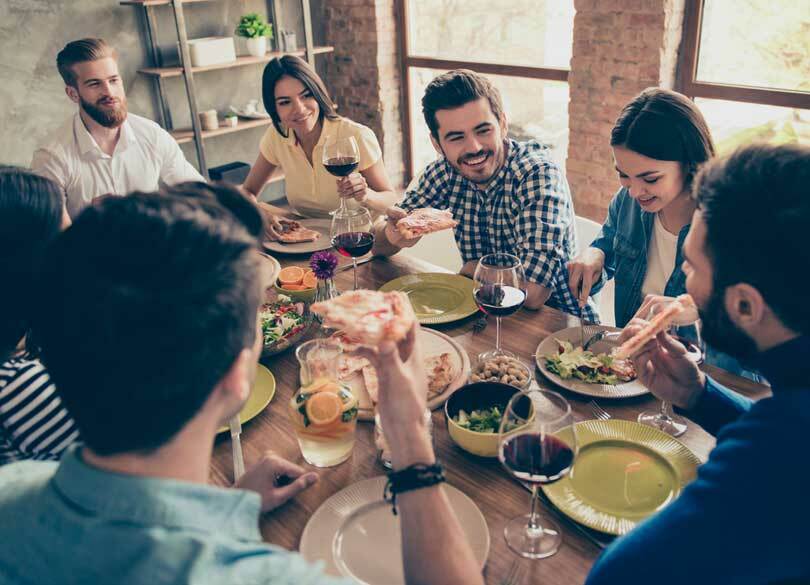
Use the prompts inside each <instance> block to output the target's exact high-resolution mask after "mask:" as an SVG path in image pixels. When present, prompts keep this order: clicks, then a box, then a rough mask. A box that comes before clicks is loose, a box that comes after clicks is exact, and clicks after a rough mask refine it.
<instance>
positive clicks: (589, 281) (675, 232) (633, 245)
mask: <svg viewBox="0 0 810 585" xmlns="http://www.w3.org/2000/svg"><path fill="white" fill-rule="evenodd" d="M610 146H611V147H612V148H613V159H614V161H615V163H616V172H617V173H618V174H619V183H620V184H621V188H620V189H619V191H618V192H617V193H616V195H615V196H614V197H613V200H612V201H611V203H610V207H609V209H608V217H607V220H606V221H605V224H604V225H603V226H602V230H601V231H600V232H599V235H598V236H597V237H596V239H595V240H594V241H593V242H592V243H591V245H590V246H589V247H588V248H587V249H586V250H584V251H583V252H581V253H580V254H579V256H577V257H576V258H575V259H574V260H573V261H571V262H570V263H569V264H568V270H569V286H570V288H571V291H572V292H573V293H574V295H575V296H577V298H578V299H579V302H580V304H583V303H584V302H585V301H586V300H587V298H588V295H590V294H592V293H595V292H598V290H599V289H600V288H601V287H602V286H603V285H604V283H605V282H606V281H607V280H609V279H611V278H613V279H615V281H616V295H615V312H616V325H617V326H619V327H624V326H625V325H626V324H627V322H628V321H629V320H630V319H631V318H633V316H634V315H635V314H636V312H639V313H640V314H639V316H640V317H642V318H649V315H642V314H641V313H646V312H648V308H649V307H651V306H652V304H654V303H655V302H656V299H658V297H660V296H666V297H675V296H677V295H680V294H682V293H684V292H686V277H685V276H684V273H683V271H682V270H681V266H682V265H683V260H684V258H683V254H682V249H683V241H684V238H685V237H686V234H687V232H688V231H689V226H690V225H691V222H692V214H693V213H694V211H695V209H696V207H697V203H696V202H695V200H694V198H693V197H692V180H693V179H694V177H695V175H696V173H697V171H698V169H699V168H700V166H701V165H702V164H703V163H705V162H707V161H708V160H709V159H710V158H712V157H713V156H714V154H715V149H714V142H713V141H712V136H711V133H710V132H709V127H708V125H707V124H706V120H705V119H704V118H703V114H701V113H700V110H699V109H698V108H697V106H696V105H695V104H694V102H692V100H690V99H689V98H687V97H686V96H684V95H682V94H679V93H677V92H674V91H670V90H666V89H660V88H648V89H645V90H644V91H642V92H641V93H640V94H639V95H638V96H636V97H635V98H634V99H633V100H632V101H631V102H630V103H629V104H627V105H626V106H625V107H624V109H623V110H622V111H621V113H620V114H619V117H618V119H617V120H616V124H615V125H614V127H613V130H612V132H611V136H610ZM706 361H707V362H709V363H711V364H713V365H716V366H719V367H721V368H723V369H725V370H728V371H731V372H734V373H737V374H743V375H747V376H748V377H754V378H756V375H755V374H753V373H751V372H746V371H745V370H744V369H743V367H742V366H741V365H740V364H739V363H738V362H737V361H736V360H735V359H734V358H732V357H731V356H728V355H726V354H722V353H719V352H717V351H715V350H714V349H712V348H707V350H706Z"/></svg>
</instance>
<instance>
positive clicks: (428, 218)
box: [397, 207, 458, 238]
mask: <svg viewBox="0 0 810 585" xmlns="http://www.w3.org/2000/svg"><path fill="white" fill-rule="evenodd" d="M457 225H458V222H457V221H456V220H455V219H453V214H452V213H451V212H450V211H448V210H446V209H434V208H433V207H424V208H422V209H414V210H413V211H412V212H410V213H409V214H408V215H406V216H405V217H403V218H402V219H400V220H399V221H398V222H397V229H398V230H399V233H401V234H402V235H403V236H404V237H406V238H418V237H419V236H424V235H425V234H432V233H433V232H440V231H442V230H446V229H450V228H453V227H456V226H457Z"/></svg>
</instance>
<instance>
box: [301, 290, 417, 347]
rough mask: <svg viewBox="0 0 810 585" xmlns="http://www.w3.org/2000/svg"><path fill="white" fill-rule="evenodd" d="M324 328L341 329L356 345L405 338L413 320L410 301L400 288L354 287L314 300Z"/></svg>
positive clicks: (316, 311) (371, 344)
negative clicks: (383, 289) (340, 293)
mask: <svg viewBox="0 0 810 585" xmlns="http://www.w3.org/2000/svg"><path fill="white" fill-rule="evenodd" d="M311 310H312V312H313V313H316V314H318V315H320V316H321V317H322V319H323V325H324V327H330V328H334V329H341V330H342V331H343V332H344V333H345V334H346V335H348V336H349V337H350V338H351V339H353V340H356V342H357V343H358V344H362V345H368V346H372V347H374V346H378V345H380V344H381V343H382V342H384V341H393V342H398V341H401V340H402V339H404V338H405V336H406V335H407V334H408V332H409V331H410V330H411V327H413V324H414V323H415V322H416V315H414V312H413V308H412V307H411V302H410V301H409V300H408V297H407V296H406V295H405V294H404V293H402V292H400V291H391V292H380V291H374V290H355V291H350V292H347V293H344V294H342V295H340V296H339V297H336V298H334V299H330V300H328V301H323V302H320V303H315V304H313V305H312V307H311Z"/></svg>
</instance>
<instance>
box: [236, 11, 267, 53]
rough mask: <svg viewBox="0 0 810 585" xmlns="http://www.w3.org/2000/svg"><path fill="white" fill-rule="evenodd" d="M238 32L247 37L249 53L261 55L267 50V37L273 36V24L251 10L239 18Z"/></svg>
mask: <svg viewBox="0 0 810 585" xmlns="http://www.w3.org/2000/svg"><path fill="white" fill-rule="evenodd" d="M236 34H237V35H239V36H240V37H244V38H246V39H247V50H248V53H250V54H251V55H253V56H254V57H261V56H263V55H264V54H265V53H266V52H267V39H268V38H269V39H272V38H273V25H272V24H270V23H268V22H267V21H265V20H264V18H262V17H261V16H259V15H258V14H257V13H255V12H251V13H250V14H245V15H244V16H243V17H242V18H241V19H240V20H239V25H238V26H237V27H236Z"/></svg>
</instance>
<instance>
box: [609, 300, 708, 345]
mask: <svg viewBox="0 0 810 585" xmlns="http://www.w3.org/2000/svg"><path fill="white" fill-rule="evenodd" d="M697 314H698V313H697V306H696V305H695V301H694V300H693V299H692V297H691V296H689V295H687V294H683V295H680V296H678V297H676V298H675V300H674V301H673V302H671V303H669V304H668V305H667V306H666V307H664V309H663V310H662V311H661V312H660V313H657V314H656V315H655V316H654V317H653V318H652V319H650V320H649V322H648V323H647V324H646V325H644V327H642V328H641V329H640V330H639V332H638V333H636V334H635V335H634V336H633V337H631V338H630V339H628V340H627V341H625V342H624V343H622V344H621V345H620V346H619V347H618V349H616V351H614V352H613V356H614V357H615V358H617V359H627V358H630V357H633V356H634V355H635V354H637V353H638V352H639V351H641V349H642V348H643V347H644V346H645V345H646V344H647V342H648V341H651V340H653V339H655V337H656V336H657V335H658V334H659V333H661V332H663V331H666V330H667V329H669V326H670V325H672V324H673V323H675V322H676V321H678V320H679V319H681V318H682V317H683V316H684V315H687V316H690V317H691V316H697Z"/></svg>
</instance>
